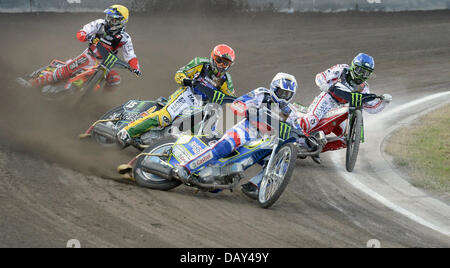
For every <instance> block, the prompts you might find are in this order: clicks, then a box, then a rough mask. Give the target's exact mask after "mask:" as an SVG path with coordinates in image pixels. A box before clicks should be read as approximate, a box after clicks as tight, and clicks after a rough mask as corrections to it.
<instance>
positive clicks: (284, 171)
mask: <svg viewBox="0 0 450 268" xmlns="http://www.w3.org/2000/svg"><path fill="white" fill-rule="evenodd" d="M208 106H209V105H207V106H206V109H207V108H208ZM262 112H263V113H265V115H266V118H271V120H268V122H272V123H273V122H277V124H278V123H279V133H276V132H277V131H275V133H273V132H271V134H270V135H269V134H267V135H263V136H262V137H261V138H260V139H257V140H255V141H253V142H250V143H249V144H246V145H245V146H241V147H239V148H238V149H236V150H235V151H234V152H232V153H231V154H230V155H228V156H226V157H224V158H222V159H219V160H216V161H212V163H211V164H209V165H207V166H206V167H204V168H203V169H201V170H200V171H199V172H198V173H192V174H191V175H190V176H189V177H188V178H187V179H185V178H182V177H180V176H178V175H177V174H178V171H177V169H178V168H180V165H181V164H183V163H186V162H189V161H190V160H192V159H193V158H194V156H195V155H197V154H199V153H201V152H202V151H204V150H207V149H208V148H210V146H214V144H215V143H216V142H217V141H218V140H219V139H220V137H208V136H205V135H204V133H203V130H204V129H203V127H202V126H201V127H200V129H199V131H198V133H197V134H196V135H181V136H178V137H176V136H168V137H166V138H164V139H161V140H158V141H157V142H155V143H153V144H151V145H150V146H149V147H148V148H146V149H145V150H144V151H143V152H142V153H141V154H139V155H137V156H136V157H135V158H133V159H132V160H131V161H130V162H129V163H128V164H125V165H121V166H119V167H118V172H119V173H120V174H122V175H123V176H124V177H126V178H133V179H134V180H136V182H137V183H138V184H139V185H141V186H143V187H147V188H151V189H158V190H165V191H167V190H170V189H173V188H175V187H177V186H179V185H181V184H184V185H186V186H189V187H194V188H196V189H198V190H200V191H209V192H218V191H221V190H225V189H228V190H230V191H232V190H233V189H234V188H235V187H236V186H237V185H238V184H239V182H240V180H241V179H242V178H244V171H245V170H247V169H248V168H250V167H251V166H253V165H255V164H259V165H261V166H262V169H263V170H264V175H263V179H262V182H261V186H260V188H259V195H258V199H257V200H258V203H259V205H260V206H261V207H263V208H269V207H270V206H272V205H273V204H274V203H275V202H276V201H277V200H278V198H279V197H280V196H281V194H282V193H283V191H284V190H285V188H286V186H287V184H288V183H289V180H290V178H291V176H292V173H293V170H294V168H295V161H296V159H297V153H298V152H297V148H298V146H297V144H296V141H297V139H298V138H300V137H303V138H305V137H304V134H303V132H302V131H299V130H297V129H295V128H293V127H292V126H290V125H289V124H286V123H284V122H281V121H279V120H272V119H273V113H271V112H270V110H268V109H267V108H264V109H263V111H262ZM208 113H209V112H208V111H206V112H205V117H204V118H207V116H208ZM260 118H262V117H260ZM267 124H268V125H270V123H267ZM201 125H203V124H201ZM207 156H208V155H207ZM202 160H203V159H199V160H197V161H202ZM194 164H195V165H197V164H198V163H194ZM191 165H192V164H191Z"/></svg>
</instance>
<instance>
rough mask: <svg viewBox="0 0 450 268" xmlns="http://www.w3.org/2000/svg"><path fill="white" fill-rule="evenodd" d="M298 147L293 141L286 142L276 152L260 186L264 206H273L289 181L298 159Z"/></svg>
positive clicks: (259, 201)
mask: <svg viewBox="0 0 450 268" xmlns="http://www.w3.org/2000/svg"><path fill="white" fill-rule="evenodd" d="M297 154H298V152H297V147H296V146H295V145H294V144H292V143H287V144H284V145H283V146H282V147H281V148H280V149H279V150H278V152H277V153H276V155H275V157H274V160H273V161H272V164H271V165H270V166H268V167H266V168H267V169H268V170H269V173H268V174H267V176H264V177H263V179H262V181H261V186H260V187H259V196H258V203H259V205H260V206H261V207H263V208H269V207H270V206H272V205H273V204H274V203H275V202H276V201H277V200H278V198H279V197H280V196H281V194H282V193H283V191H284V189H285V188H286V186H287V185H288V183H289V180H290V178H291V176H292V172H293V171H294V168H295V160H296V159H297Z"/></svg>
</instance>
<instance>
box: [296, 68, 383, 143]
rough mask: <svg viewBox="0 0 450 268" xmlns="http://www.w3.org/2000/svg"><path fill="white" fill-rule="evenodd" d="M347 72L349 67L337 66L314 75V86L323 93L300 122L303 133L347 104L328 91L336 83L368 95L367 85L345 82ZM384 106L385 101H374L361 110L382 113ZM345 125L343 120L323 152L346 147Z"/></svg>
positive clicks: (345, 122)
mask: <svg viewBox="0 0 450 268" xmlns="http://www.w3.org/2000/svg"><path fill="white" fill-rule="evenodd" d="M348 72H349V65H347V64H338V65H335V66H333V67H331V68H329V69H327V70H325V71H324V72H321V73H319V74H317V75H316V85H317V86H318V87H319V88H320V89H321V90H322V91H323V92H322V93H320V94H319V95H318V96H317V97H316V98H315V99H314V101H313V102H312V104H311V105H310V106H309V108H308V113H307V114H306V115H305V116H304V117H303V118H302V119H301V120H300V126H301V127H302V129H303V130H304V131H305V132H307V133H309V132H310V131H311V130H312V129H313V128H314V127H315V126H317V124H318V123H319V121H320V120H321V119H322V118H323V117H324V116H325V115H326V114H327V113H328V111H330V110H331V109H335V108H339V107H341V106H343V105H344V104H346V103H347V101H345V100H344V99H342V98H339V97H338V96H336V95H335V94H334V93H333V92H331V91H329V89H330V88H331V87H332V86H333V85H334V84H336V83H337V82H341V83H343V84H344V85H345V86H347V87H348V88H352V89H353V91H354V92H359V93H370V90H369V84H368V83H367V82H364V83H362V84H360V85H356V86H354V85H353V84H352V83H351V82H349V81H347V77H348ZM385 106H386V102H385V101H383V100H379V99H376V100H373V101H370V102H367V103H365V104H364V105H363V109H364V110H365V111H367V112H368V113H371V114H374V113H378V112H380V111H382V110H383V109H384V108H385ZM346 124H347V121H346V120H345V121H343V122H342V123H341V124H340V125H339V127H338V128H335V130H334V132H333V133H334V134H335V135H336V137H337V139H336V140H334V141H331V142H329V143H327V145H326V146H325V148H324V149H323V151H328V150H337V149H341V148H344V147H345V146H346V144H345V137H344V134H345V128H346Z"/></svg>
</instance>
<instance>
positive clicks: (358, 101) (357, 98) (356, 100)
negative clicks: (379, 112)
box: [352, 93, 363, 107]
mask: <svg viewBox="0 0 450 268" xmlns="http://www.w3.org/2000/svg"><path fill="white" fill-rule="evenodd" d="M362 96H363V95H362V94H361V93H352V106H354V107H358V106H361V105H362Z"/></svg>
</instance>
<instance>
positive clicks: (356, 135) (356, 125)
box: [345, 110, 362, 172]
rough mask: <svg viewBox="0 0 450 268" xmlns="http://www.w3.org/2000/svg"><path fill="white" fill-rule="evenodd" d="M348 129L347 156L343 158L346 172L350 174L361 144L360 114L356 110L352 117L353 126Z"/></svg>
mask: <svg viewBox="0 0 450 268" xmlns="http://www.w3.org/2000/svg"><path fill="white" fill-rule="evenodd" d="M351 126H352V128H351V129H350V135H349V136H348V139H347V154H346V158H345V168H346V169H347V171H348V172H352V171H353V169H354V168H355V164H356V159H357V158H358V151H359V144H360V142H361V128H362V114H361V111H360V110H356V111H355V113H354V115H353V124H351Z"/></svg>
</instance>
